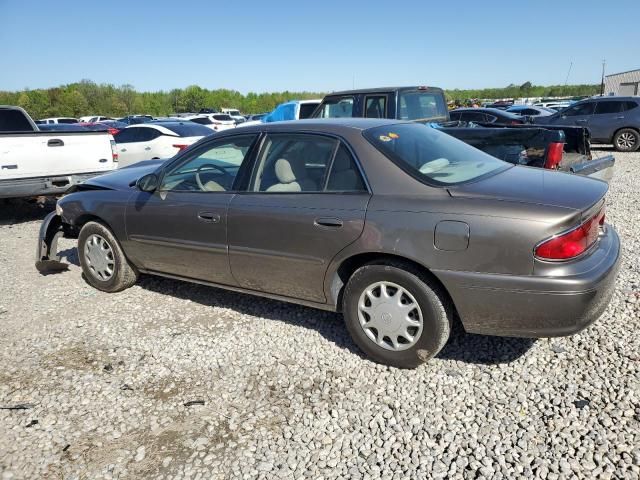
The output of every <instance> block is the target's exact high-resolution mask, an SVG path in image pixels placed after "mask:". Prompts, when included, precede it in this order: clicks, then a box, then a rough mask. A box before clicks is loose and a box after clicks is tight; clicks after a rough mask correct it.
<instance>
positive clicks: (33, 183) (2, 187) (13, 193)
mask: <svg viewBox="0 0 640 480" xmlns="http://www.w3.org/2000/svg"><path fill="white" fill-rule="evenodd" d="M110 171H111V170H105V171H102V172H90V173H80V174H74V175H57V176H51V177H33V178H15V179H10V180H0V198H23V197H37V196H40V195H62V194H63V193H65V192H66V191H67V190H68V189H69V187H71V186H73V185H77V184H78V183H81V182H84V181H85V180H88V179H89V178H93V177H95V176H98V175H103V174H105V173H109V172H110Z"/></svg>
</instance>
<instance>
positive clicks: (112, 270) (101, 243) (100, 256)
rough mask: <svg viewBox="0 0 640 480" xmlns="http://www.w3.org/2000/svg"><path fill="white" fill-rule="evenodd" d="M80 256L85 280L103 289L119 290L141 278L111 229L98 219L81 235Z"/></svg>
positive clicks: (82, 230)
mask: <svg viewBox="0 0 640 480" xmlns="http://www.w3.org/2000/svg"><path fill="white" fill-rule="evenodd" d="M78 257H79V258H80V265H81V266H82V272H83V273H84V277H85V280H86V281H87V283H89V285H91V286H92V287H95V288H97V289H98V290H102V291H103V292H119V291H120V290H124V289H125V288H129V287H130V286H132V285H133V284H134V283H136V280H137V279H138V273H137V272H136V270H135V268H134V267H133V266H132V265H131V264H129V261H128V260H127V258H126V257H125V255H124V253H123V251H122V248H121V247H120V244H119V243H118V240H116V238H115V236H114V235H113V233H111V230H109V229H108V228H107V227H106V226H105V225H103V224H101V223H98V222H88V223H86V224H85V225H84V226H83V227H82V229H81V230H80V235H79V236H78Z"/></svg>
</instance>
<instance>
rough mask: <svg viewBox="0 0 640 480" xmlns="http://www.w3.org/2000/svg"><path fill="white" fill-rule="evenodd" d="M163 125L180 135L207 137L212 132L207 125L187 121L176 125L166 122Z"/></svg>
mask: <svg viewBox="0 0 640 480" xmlns="http://www.w3.org/2000/svg"><path fill="white" fill-rule="evenodd" d="M162 126H163V127H165V128H167V129H169V130H171V131H172V132H173V133H176V134H177V135H178V136H180V137H206V136H207V135H210V134H211V133H212V131H211V130H210V129H208V128H207V127H203V126H202V125H198V124H193V123H192V124H191V125H189V124H187V123H180V124H175V125H171V124H164V125H162Z"/></svg>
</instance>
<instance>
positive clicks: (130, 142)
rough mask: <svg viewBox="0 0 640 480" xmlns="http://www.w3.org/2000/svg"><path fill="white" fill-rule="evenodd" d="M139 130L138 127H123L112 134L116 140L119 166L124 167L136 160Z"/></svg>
mask: <svg viewBox="0 0 640 480" xmlns="http://www.w3.org/2000/svg"><path fill="white" fill-rule="evenodd" d="M139 132H140V129H139V128H138V127H134V128H124V129H122V130H120V131H119V132H118V133H116V134H115V135H114V136H113V139H114V140H115V142H116V153H117V154H118V163H119V166H120V167H126V166H127V165H131V164H132V163H136V162H137V161H138V160H137V157H138V152H137V150H138V148H139V145H138V144H139V143H140V142H139V141H138V138H139V136H138V134H139Z"/></svg>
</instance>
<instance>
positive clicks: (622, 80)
mask: <svg viewBox="0 0 640 480" xmlns="http://www.w3.org/2000/svg"><path fill="white" fill-rule="evenodd" d="M604 94H605V95H621V96H629V95H640V69H638V70H629V71H628V72H621V73H614V74H612V75H607V76H606V77H604Z"/></svg>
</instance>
